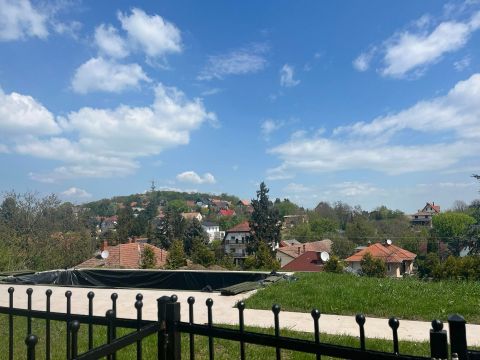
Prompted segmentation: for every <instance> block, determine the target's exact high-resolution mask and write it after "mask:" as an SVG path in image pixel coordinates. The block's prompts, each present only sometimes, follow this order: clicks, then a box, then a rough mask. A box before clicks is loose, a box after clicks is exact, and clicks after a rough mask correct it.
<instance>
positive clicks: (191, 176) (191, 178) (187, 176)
mask: <svg viewBox="0 0 480 360" xmlns="http://www.w3.org/2000/svg"><path fill="white" fill-rule="evenodd" d="M177 180H178V181H181V182H187V183H192V184H215V182H216V181H215V177H214V176H213V175H212V174H210V173H205V174H204V175H203V177H202V176H200V175H198V174H197V173H196V172H195V171H185V172H183V173H181V174H178V175H177Z"/></svg>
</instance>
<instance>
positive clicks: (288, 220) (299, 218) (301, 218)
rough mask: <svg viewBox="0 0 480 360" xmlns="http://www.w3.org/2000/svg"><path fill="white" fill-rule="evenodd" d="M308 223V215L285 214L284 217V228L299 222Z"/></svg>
mask: <svg viewBox="0 0 480 360" xmlns="http://www.w3.org/2000/svg"><path fill="white" fill-rule="evenodd" d="M304 223H308V217H307V215H285V216H284V217H283V228H284V229H286V228H291V227H294V226H296V225H299V224H304Z"/></svg>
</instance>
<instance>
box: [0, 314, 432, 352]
mask: <svg viewBox="0 0 480 360" xmlns="http://www.w3.org/2000/svg"><path fill="white" fill-rule="evenodd" d="M44 326H45V321H44V320H36V319H34V320H33V328H32V330H33V331H32V332H33V333H34V334H36V335H37V336H38V337H39V342H38V344H37V347H36V355H37V359H44V356H45V342H44V335H43V334H44ZM51 326H52V331H51V334H52V335H51V336H52V341H51V344H52V345H51V346H52V359H54V360H57V359H65V336H66V335H65V324H64V323H60V322H52V323H51ZM247 330H248V331H255V332H263V333H269V334H273V329H261V328H247ZM130 331H132V330H129V329H118V330H117V334H118V336H121V335H125V334H127V333H128V332H130ZM281 335H283V336H290V337H295V338H301V339H311V340H313V334H308V333H301V332H294V331H289V330H282V331H281ZM25 337H26V319H25V318H15V359H24V358H25V357H26V347H25V344H24V340H25ZM195 338H196V339H195V341H196V343H195V345H196V346H195V354H196V359H199V360H202V359H208V339H207V338H205V337H202V336H196V337H195ZM94 340H95V345H97V346H98V345H102V344H104V343H105V342H106V329H105V327H102V326H97V327H95V337H94ZM321 341H322V342H326V343H331V344H340V345H344V346H353V347H358V346H359V345H358V343H359V341H358V339H357V338H355V337H349V336H334V335H326V334H321ZM142 345H143V346H142V347H143V355H144V357H143V358H144V359H146V360H149V359H151V360H153V359H156V355H157V354H156V336H155V335H154V336H150V337H148V338H146V339H145V340H144V341H143V343H142ZM188 346H189V341H188V335H183V336H182V359H189V347H188ZM366 346H367V348H368V349H372V350H379V351H388V352H391V351H392V342H391V341H387V340H376V339H367V341H366ZM239 347H240V345H239V343H237V342H233V341H228V340H219V339H215V359H221V360H223V359H225V360H227V359H238V358H240V352H239ZM0 349H1V352H0V359H6V358H7V356H8V317H7V316H6V315H0ZM79 349H80V353H82V352H84V351H86V349H87V325H82V326H81V328H80V333H79ZM400 352H401V353H404V354H412V355H423V356H428V355H429V344H428V343H425V342H422V343H413V342H400ZM135 356H136V347H135V345H133V346H129V347H127V348H125V349H123V350H122V351H120V352H118V353H117V359H119V360H127V359H134V358H135ZM246 356H247V359H273V358H275V349H272V348H266V347H263V346H257V345H248V344H247V345H246ZM282 359H298V360H300V359H315V356H314V355H310V354H301V353H294V352H290V351H284V350H282ZM322 359H328V358H327V357H322Z"/></svg>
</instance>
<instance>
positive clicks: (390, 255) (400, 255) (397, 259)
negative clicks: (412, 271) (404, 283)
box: [346, 243, 417, 263]
mask: <svg viewBox="0 0 480 360" xmlns="http://www.w3.org/2000/svg"><path fill="white" fill-rule="evenodd" d="M366 253H370V254H371V255H372V257H374V258H377V259H383V260H384V261H385V262H386V263H401V262H402V261H404V260H413V259H415V258H416V257H417V255H415V254H414V253H412V252H410V251H408V250H405V249H402V248H400V247H398V246H395V245H386V244H381V243H375V244H372V245H370V246H369V247H367V248H365V249H363V250H361V251H359V252H357V253H356V254H353V255H352V256H350V257H349V258H348V259H346V261H348V262H356V261H362V258H363V256H364V255H365V254H366Z"/></svg>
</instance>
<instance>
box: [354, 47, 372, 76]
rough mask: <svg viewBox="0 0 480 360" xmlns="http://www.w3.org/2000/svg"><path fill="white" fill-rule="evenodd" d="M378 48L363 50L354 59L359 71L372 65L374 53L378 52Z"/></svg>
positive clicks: (365, 69) (355, 66)
mask: <svg viewBox="0 0 480 360" xmlns="http://www.w3.org/2000/svg"><path fill="white" fill-rule="evenodd" d="M376 50H377V49H376V48H375V47H374V48H372V49H370V50H369V51H367V52H363V53H361V54H360V55H358V57H357V58H356V59H355V60H354V61H353V67H354V68H355V69H356V70H358V71H362V72H363V71H367V70H368V68H369V67H370V62H371V61H372V58H373V55H374V54H375V52H376Z"/></svg>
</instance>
